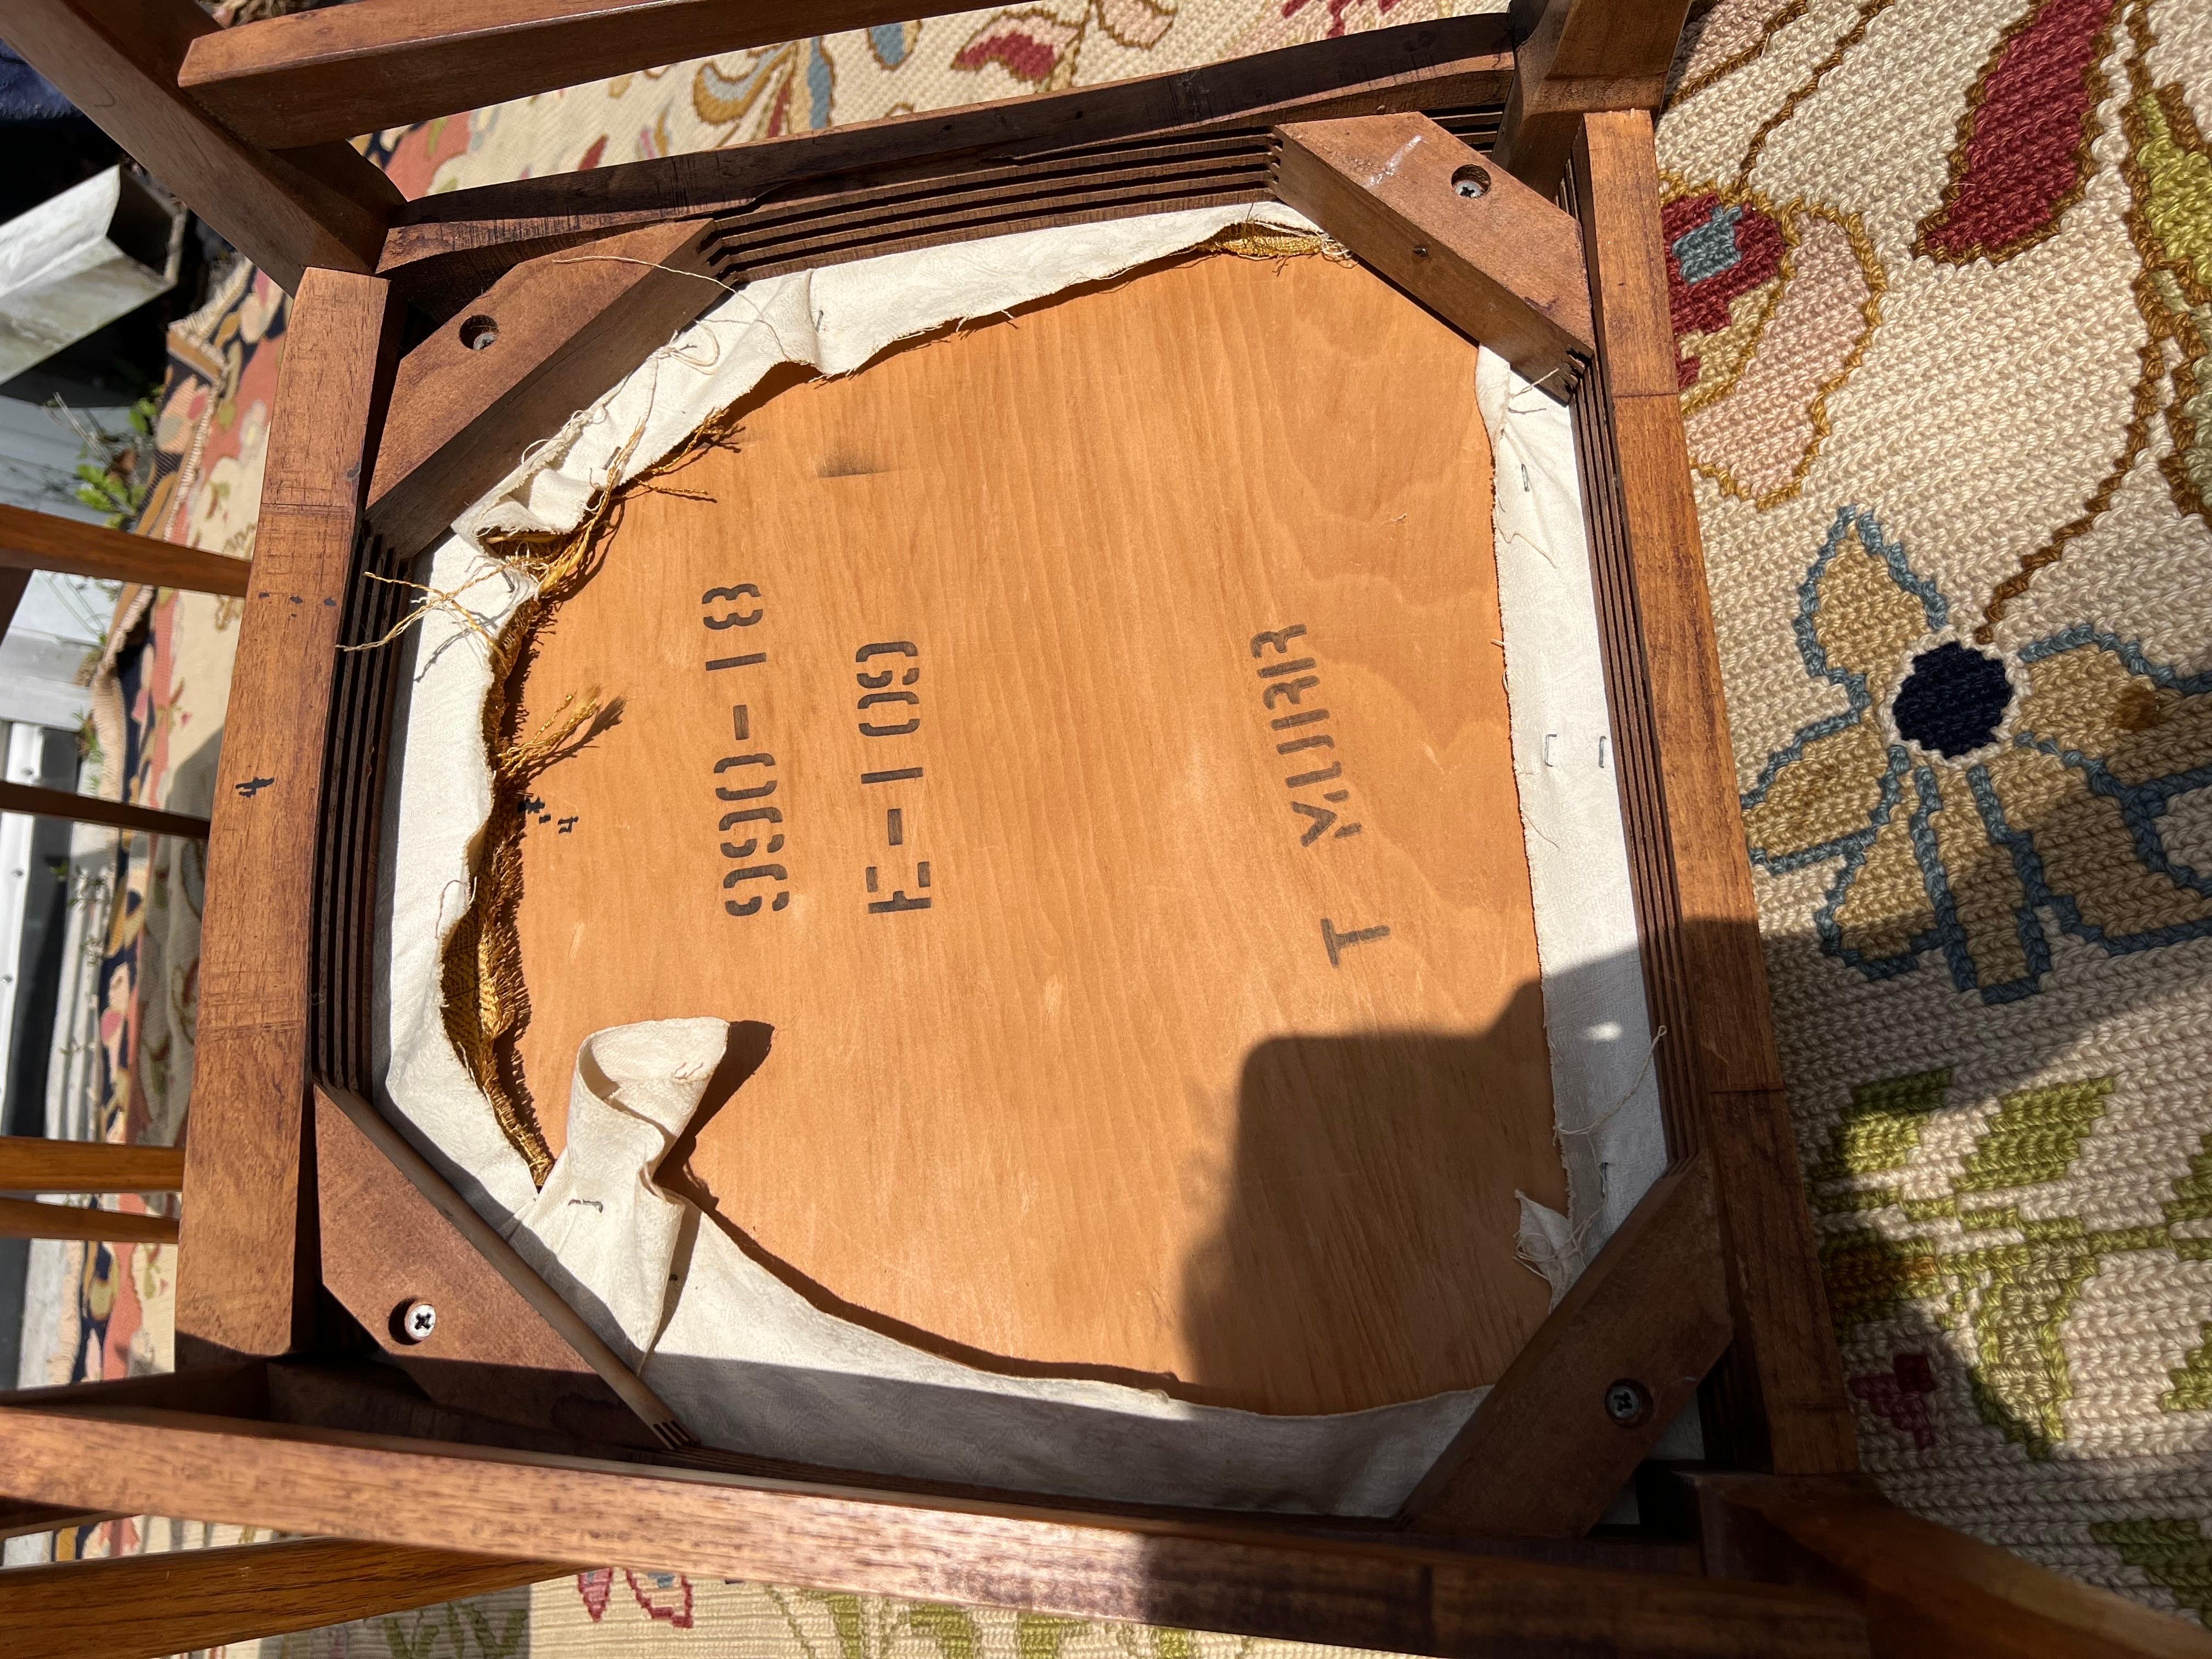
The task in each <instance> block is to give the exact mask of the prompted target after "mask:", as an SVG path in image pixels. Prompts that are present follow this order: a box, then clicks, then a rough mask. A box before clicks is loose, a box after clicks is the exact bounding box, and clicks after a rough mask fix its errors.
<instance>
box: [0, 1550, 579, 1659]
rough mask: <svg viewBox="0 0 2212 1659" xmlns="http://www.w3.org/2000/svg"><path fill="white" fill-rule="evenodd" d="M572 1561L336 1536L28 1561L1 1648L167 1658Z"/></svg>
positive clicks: (0, 1633)
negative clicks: (515, 1558) (40, 1564)
mask: <svg viewBox="0 0 2212 1659" xmlns="http://www.w3.org/2000/svg"><path fill="white" fill-rule="evenodd" d="M570 1571H574V1568H572V1567H567V1566H563V1565H562V1564H561V1563H559V1562H557V1561H510V1560H503V1559H499V1558H496V1557H493V1556H481V1555H455V1554H451V1553H447V1552H444V1551H441V1550H420V1549H405V1548H398V1547H392V1546H388V1545H384V1544H359V1543H353V1542H349V1541H346V1540H343V1539H335V1538H302V1539H294V1540H289V1541H284V1542H282V1543H273V1544H240V1545H235V1546H233V1547H229V1548H227V1549H211V1550H178V1551H174V1552H171V1553H166V1554H160V1555H126V1556H112V1557H108V1558H106V1559H100V1560H94V1561H66V1562H58V1563H56V1564H54V1565H52V1566H44V1567H17V1568H15V1569H14V1570H12V1571H8V1572H5V1573H0V1652H4V1653H38V1654H42V1655H45V1656H46V1659H138V1656H144V1659H158V1656H161V1655H164V1654H172V1653H188V1652H191V1651H193V1650H197V1649H200V1648H212V1647H218V1646H221V1645H222V1644H225V1643H228V1642H239V1641H244V1640H246V1639H247V1638H252V1637H257V1636H279V1635H283V1634H285V1633H287V1632H292V1631H299V1630H312V1629H313V1628H314V1627H315V1626H319V1625H336V1624H343V1622H344V1621H346V1620H349V1619H367V1618H372V1617H374V1616H375V1615H376V1614H379V1613H403V1612H405V1611H406V1610H407V1609H409V1608H410V1607H428V1606H429V1605H430V1604H431V1603H433V1602H437V1601H452V1600H453V1599H454V1598H455V1597H457V1596H463V1595H482V1594H483V1592H485V1591H487V1590H496V1589H508V1588H510V1587H512V1586H513V1585H517V1584H528V1583H534V1582H536V1581H537V1580H538V1579H541V1578H553V1577H559V1576H561V1575H562V1574H563V1573H565V1572H570Z"/></svg>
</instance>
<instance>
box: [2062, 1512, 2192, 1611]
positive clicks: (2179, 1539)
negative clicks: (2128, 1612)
mask: <svg viewBox="0 0 2212 1659" xmlns="http://www.w3.org/2000/svg"><path fill="white" fill-rule="evenodd" d="M2089 1536H2090V1537H2092V1538H2093V1539H2095V1540H2096V1541H2098V1542H2099V1543H2100V1544H2104V1545H2108V1546H2109V1547H2112V1548H2113V1549H2116V1550H2118V1552H2119V1553H2120V1559H2122V1560H2124V1561H2125V1562H2126V1563H2127V1564H2128V1565H2130V1566H2131V1567H2136V1568H2139V1569H2141V1570H2142V1571H2143V1572H2144V1573H2146V1574H2148V1576H2149V1577H2150V1578H2151V1580H2152V1581H2153V1582H2154V1583H2159V1584H2162V1585H2164V1586H2165V1587H2166V1589H2169V1590H2172V1592H2173V1599H2174V1600H2175V1601H2179V1602H2180V1603H2181V1605H2182V1606H2183V1607H2186V1608H2188V1609H2189V1610H2190V1611H2191V1613H2195V1614H2196V1615H2197V1617H2198V1618H2199V1619H2201V1620H2203V1621H2204V1622H2205V1623H2207V1624H2212V1541H2208V1540H2207V1539H2206V1538H2205V1536H2204V1533H2203V1528H2200V1527H2198V1526H2197V1523H2196V1522H2194V1521H2168V1520H2157V1519H2150V1520H2142V1521H2106V1522H2097V1523H2096V1524H2094V1525H2093V1526H2092V1527H2091V1528H2089Z"/></svg>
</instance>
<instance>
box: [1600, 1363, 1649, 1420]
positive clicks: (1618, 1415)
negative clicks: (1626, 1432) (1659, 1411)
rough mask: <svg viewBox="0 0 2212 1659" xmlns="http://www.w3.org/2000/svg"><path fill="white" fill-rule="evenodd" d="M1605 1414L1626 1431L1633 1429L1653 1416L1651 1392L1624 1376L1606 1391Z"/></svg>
mask: <svg viewBox="0 0 2212 1659" xmlns="http://www.w3.org/2000/svg"><path fill="white" fill-rule="evenodd" d="M1605 1414H1606V1415H1607V1417H1609V1418H1611V1419H1613V1421H1614V1422H1616V1423H1618V1424H1620V1426H1621V1427H1622V1428H1624V1429H1632V1428H1634V1427H1635V1426H1636V1425H1638V1423H1641V1422H1642V1421H1643V1420H1644V1419H1645V1418H1647V1417H1649V1416H1650V1415H1651V1392H1650V1389H1646V1388H1645V1387H1644V1385H1643V1384H1642V1383H1638V1382H1637V1381H1636V1380H1635V1379H1634V1378H1632V1377H1626V1376H1624V1377H1622V1378H1621V1379H1620V1382H1618V1383H1613V1385H1612V1386H1611V1387H1610V1388H1608V1389H1606V1391H1605Z"/></svg>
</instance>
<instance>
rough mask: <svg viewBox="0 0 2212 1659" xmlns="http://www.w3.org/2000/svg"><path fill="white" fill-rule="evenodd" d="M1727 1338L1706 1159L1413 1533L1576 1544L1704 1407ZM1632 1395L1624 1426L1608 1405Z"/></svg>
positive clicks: (1609, 1273) (1467, 1451)
mask: <svg viewBox="0 0 2212 1659" xmlns="http://www.w3.org/2000/svg"><path fill="white" fill-rule="evenodd" d="M1728 1341H1729V1305H1728V1276H1727V1271H1726V1267H1725V1265H1724V1263H1723V1258H1722V1254H1721V1236H1720V1211H1719V1206H1718V1204H1717V1200H1716V1199H1715V1196H1714V1193H1713V1172H1712V1160H1711V1158H1709V1157H1707V1156H1705V1154H1703V1153H1700V1154H1699V1155H1698V1156H1697V1157H1695V1158H1692V1159H1690V1160H1689V1161H1688V1162H1687V1163H1686V1164H1679V1165H1677V1166H1676V1167H1675V1168H1674V1169H1672V1170H1668V1172H1667V1173H1666V1174H1665V1175H1663V1176H1660V1178H1659V1179H1658V1181H1657V1182H1655V1183H1654V1184H1653V1185H1652V1188H1651V1190H1650V1191H1649V1192H1648V1193H1646V1194H1644V1197H1643V1198H1642V1199H1641V1200H1639V1201H1638V1204H1637V1206H1636V1208H1635V1210H1634V1211H1633V1212H1631V1214H1630V1215H1629V1218H1628V1219H1627V1220H1626V1221H1624V1222H1623V1223H1621V1225H1620V1228H1619V1230H1618V1231H1615V1232H1614V1234H1613V1237H1611V1238H1609V1239H1607V1241H1606V1244H1605V1249H1602V1250H1601V1251H1600V1252H1599V1253H1598V1257H1597V1260H1596V1261H1593V1262H1591V1263H1590V1265H1589V1268H1588V1269H1587V1270H1586V1271H1585V1272H1584V1273H1583V1275H1582V1277H1581V1278H1579V1279H1577V1280H1576V1281H1575V1283H1574V1287H1573V1288H1572V1289H1571V1290H1570V1291H1568V1292H1567V1294H1566V1295H1565V1297H1562V1298H1561V1299H1560V1302H1559V1306H1558V1307H1556V1308H1554V1309H1553V1310H1552V1315H1551V1317H1550V1318H1548V1319H1547V1320H1546V1321H1545V1322H1544V1325H1543V1328H1542V1329H1541V1330H1539V1331H1538V1332H1537V1333H1536V1334H1535V1335H1534V1337H1532V1338H1530V1339H1529V1340H1528V1346H1525V1347H1523V1348H1522V1350H1521V1352H1519V1353H1518V1354H1516V1356H1514V1360H1513V1364H1512V1365H1511V1366H1510V1368H1509V1369H1508V1370H1507V1371H1506V1373H1505V1375H1504V1377H1503V1378H1502V1379H1500V1381H1499V1383H1498V1386H1497V1388H1495V1389H1492V1391H1491V1393H1490V1395H1488V1397H1487V1398H1486V1399H1485V1400H1484V1401H1483V1402H1482V1404H1481V1405H1480V1406H1479V1407H1476V1409H1475V1413H1474V1417H1473V1418H1471V1419H1469V1420H1468V1425H1467V1426H1466V1427H1465V1428H1464V1429H1462V1431H1460V1434H1459V1437H1457V1438H1456V1439H1455V1441H1454V1442H1453V1443H1452V1444H1451V1445H1450V1447H1449V1449H1446V1451H1445V1453H1444V1455H1443V1456H1442V1457H1440V1458H1439V1459H1437V1465H1436V1468H1434V1469H1432V1470H1431V1472H1430V1473H1429V1474H1428V1475H1427V1477H1426V1478H1425V1479H1424V1480H1422V1482H1421V1484H1420V1486H1419V1488H1418V1489H1417V1490H1416V1491H1415V1492H1413V1496H1412V1497H1410V1498H1407V1501H1406V1504H1405V1508H1404V1510H1403V1511H1402V1513H1403V1514H1404V1516H1405V1517H1406V1523H1407V1526H1409V1527H1411V1528H1413V1530H1415V1531H1417V1532H1425V1533H1432V1534H1448V1533H1455V1534H1472V1533H1485V1534H1504V1535H1509V1536H1516V1537H1559V1538H1577V1537H1580V1536H1581V1535H1582V1534H1584V1533H1586V1532H1588V1531H1589V1529H1590V1528H1592V1527H1594V1526H1595V1525H1596V1524H1597V1523H1598V1522H1599V1521H1600V1520H1601V1519H1602V1518H1603V1517H1604V1516H1605V1512H1606V1510H1607V1509H1608V1508H1610V1507H1611V1506H1612V1504H1613V1499H1614V1498H1616V1497H1618V1496H1619V1494H1620V1489H1621V1487H1622V1486H1624V1485H1626V1482H1627V1480H1628V1479H1629V1477H1630V1475H1631V1474H1633V1473H1634V1472H1635V1469H1636V1466H1637V1465H1638V1463H1640V1462H1643V1461H1644V1456H1645V1455H1646V1454H1648V1453H1649V1452H1650V1449H1651V1448H1652V1447H1653V1446H1654V1445H1655V1444H1656V1443H1657V1442H1658V1439H1659V1437H1660V1435H1661V1434H1662V1433H1663V1432H1664V1431H1666V1428H1667V1426H1668V1425H1669V1424H1670V1423H1672V1422H1673V1421H1674V1419H1675V1417H1676V1415H1677V1414H1678V1413H1680V1412H1681V1411H1682V1409H1683V1408H1684V1407H1686V1406H1688V1405H1689V1404H1690V1402H1691V1401H1692V1399H1694V1398H1695V1397H1696V1395H1697V1390H1698V1384H1699V1383H1701V1382H1702V1381H1704V1379H1705V1373H1706V1371H1707V1370H1710V1369H1711V1367H1712V1364H1713V1362H1714V1361H1715V1360H1717V1359H1718V1358H1720V1356H1721V1351H1722V1350H1723V1349H1724V1348H1726V1347H1727V1346H1728ZM1623 1384H1626V1385H1628V1386H1629V1387H1630V1388H1631V1389H1632V1390H1634V1391H1635V1393H1636V1394H1637V1395H1640V1397H1641V1401H1642V1404H1641V1409H1640V1414H1638V1415H1635V1416H1633V1417H1632V1419H1627V1420H1624V1419H1620V1418H1617V1417H1615V1416H1613V1415H1612V1414H1611V1413H1610V1412H1609V1410H1608V1407H1607V1396H1608V1394H1609V1392H1610V1391H1611V1390H1613V1389H1616V1388H1619V1387H1620V1386H1621V1385H1623Z"/></svg>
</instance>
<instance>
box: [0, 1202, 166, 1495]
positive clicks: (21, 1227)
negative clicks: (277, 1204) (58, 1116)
mask: <svg viewBox="0 0 2212 1659" xmlns="http://www.w3.org/2000/svg"><path fill="white" fill-rule="evenodd" d="M0 1238H75V1239H82V1240H86V1241H88V1242H91V1243H111V1244H123V1243H132V1244H173V1243H176V1242H177V1223H176V1219H175V1218H173V1217H172V1216H166V1215H140V1214H137V1213H136V1212H132V1211H129V1210H102V1209H95V1208H93V1207H90V1206H87V1205H82V1204H41V1203H40V1202H39V1201H38V1200H36V1199H32V1198H0ZM0 1479H5V1477H4V1476H0Z"/></svg>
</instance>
